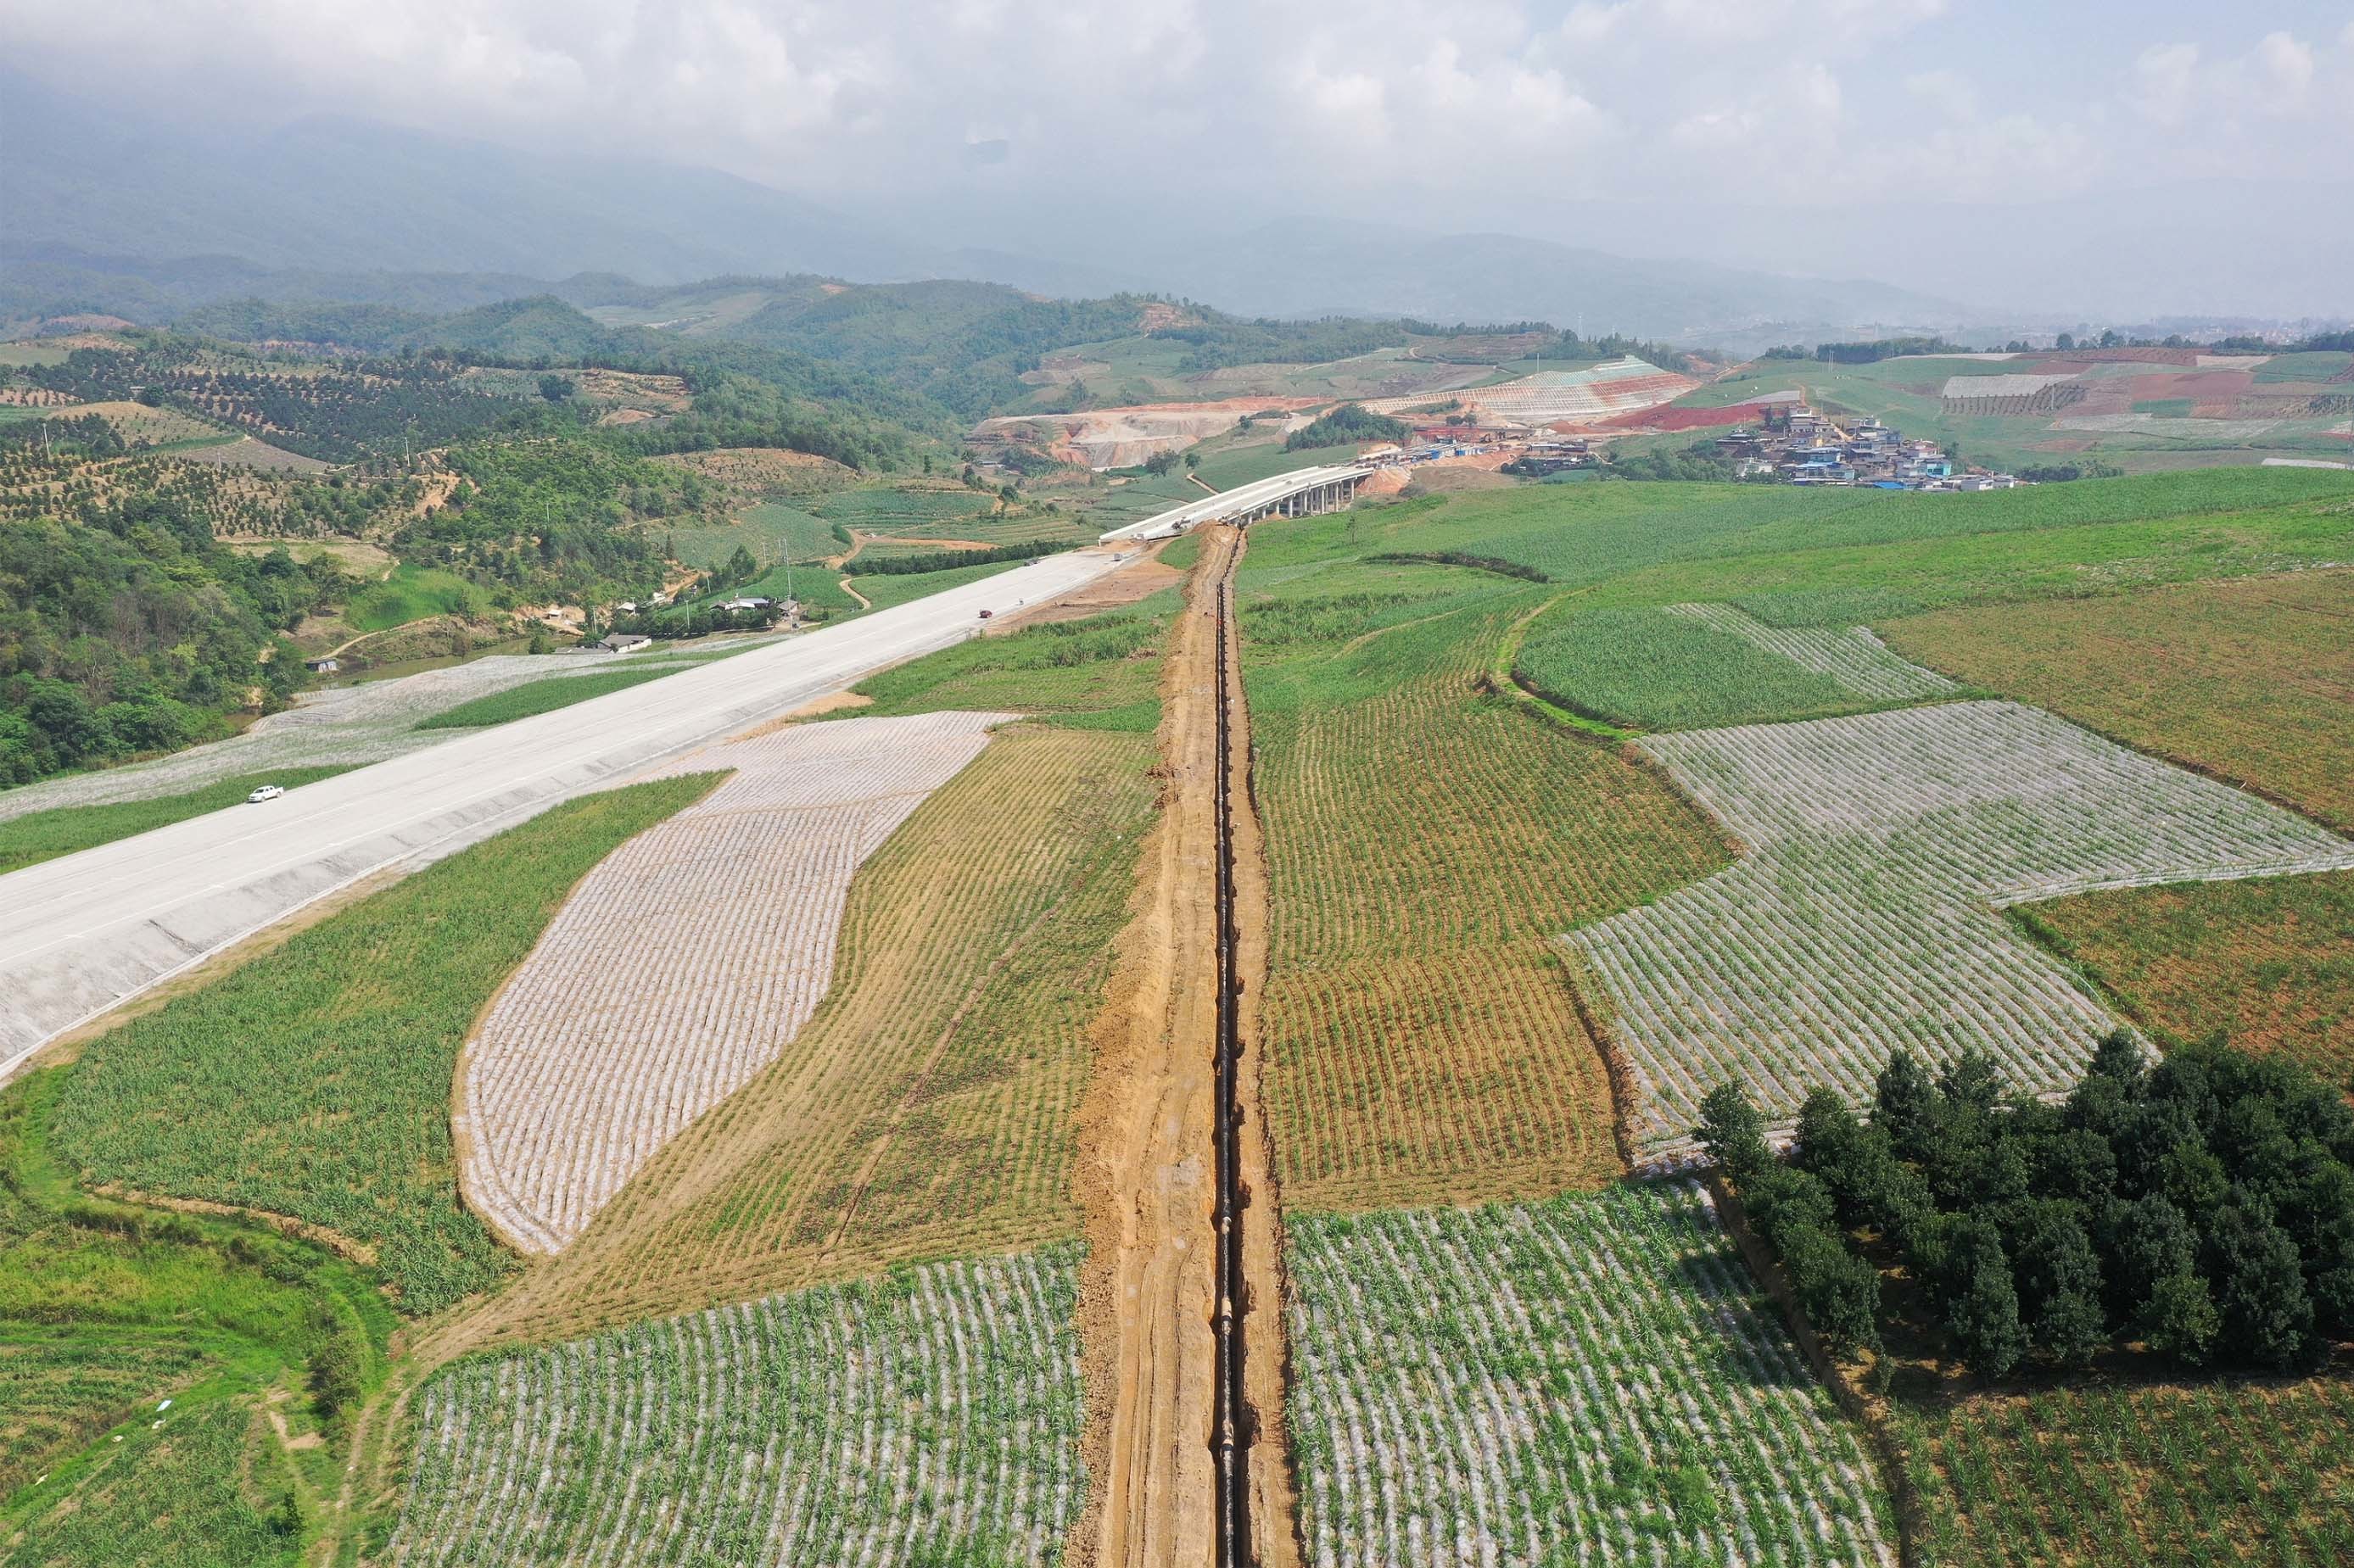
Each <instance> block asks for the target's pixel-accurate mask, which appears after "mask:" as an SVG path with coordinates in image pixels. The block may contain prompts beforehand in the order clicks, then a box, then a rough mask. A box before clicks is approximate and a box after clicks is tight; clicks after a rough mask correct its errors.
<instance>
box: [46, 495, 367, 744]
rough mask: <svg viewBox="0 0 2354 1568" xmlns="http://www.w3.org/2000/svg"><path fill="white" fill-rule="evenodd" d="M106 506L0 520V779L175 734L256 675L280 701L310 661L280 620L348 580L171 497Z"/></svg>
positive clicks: (204, 720) (240, 696)
mask: <svg viewBox="0 0 2354 1568" xmlns="http://www.w3.org/2000/svg"><path fill="white" fill-rule="evenodd" d="M104 519H105V525H104V526H93V525H90V524H85V523H80V522H68V521H61V520H58V519H54V518H45V519H39V520H35V521H30V522H9V523H0V785H16V784H24V783H29V782H30V781H31V780H33V779H39V778H43V777H45V776H47V775H48V774H51V773H56V772H59V771H62V770H64V769H66V768H85V767H91V766H95V765H97V764H100V763H105V762H111V761H114V760H117V759H119V758H124V757H130V756H135V755H137V754H139V753H142V752H151V751H168V750H173V749H175V748H176V747H183V746H186V745H187V744H189V743H190V742H191V741H195V740H198V739H202V738H204V737H205V736H207V735H208V734H211V733H215V732H217V729H218V728H219V725H220V715H223V714H226V713H228V712H230V711H233V710H235V709H239V708H242V707H244V706H245V705H247V702H248V699H249V692H250V690H251V688H254V687H256V686H259V687H260V688H261V691H262V694H263V697H264V700H265V702H266V703H269V704H272V705H276V704H282V703H283V702H284V701H285V700H286V699H287V698H288V697H289V696H291V695H292V693H293V691H294V690H295V688H296V687H298V686H299V685H300V684H301V683H302V681H303V679H304V676H305V672H304V670H303V668H302V661H301V659H300V658H299V657H297V656H296V655H295V653H294V651H293V647H292V644H291V643H288V642H285V641H282V640H281V634H282V633H283V632H285V631H287V630H291V629H292V627H293V626H294V625H295V623H296V622H298V621H299V620H302V616H303V615H304V613H305V612H306V611H308V610H310V609H315V608H320V607H322V606H323V605H324V604H325V603H327V602H328V601H330V600H331V599H335V598H338V597H340V596H341V595H342V594H343V593H344V592H345V591H346V590H348V588H350V587H351V583H350V580H349V579H348V578H346V577H343V576H342V575H341V574H340V573H338V572H337V571H336V570H335V569H334V567H332V566H328V565H325V564H323V563H322V564H318V565H313V566H303V565H302V564H300V563H298V562H296V561H295V560H293V559H292V557H291V556H288V555H287V554H286V552H285V551H284V550H283V549H282V548H281V549H277V550H272V551H270V552H269V553H268V554H266V555H261V556H247V555H240V554H239V553H237V552H235V551H231V550H228V549H224V548H222V547H221V546H218V545H216V544H215V543H214V542H213V540H212V536H211V534H210V532H209V530H207V528H206V526H205V525H204V523H203V521H202V519H200V518H196V517H193V516H191V515H190V514H189V513H188V511H187V509H186V507H185V506H184V505H182V504H179V503H176V502H175V501H172V500H170V499H165V498H158V497H154V496H135V497H132V498H130V499H128V500H126V501H125V502H123V503H121V504H119V505H117V506H115V507H113V508H111V509H110V510H109V511H107V512H106V513H105V514H104ZM265 650H270V652H271V657H270V659H269V660H268V661H267V662H263V660H262V653H263V652H264V651H265Z"/></svg>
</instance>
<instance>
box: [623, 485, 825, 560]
mask: <svg viewBox="0 0 2354 1568" xmlns="http://www.w3.org/2000/svg"><path fill="white" fill-rule="evenodd" d="M663 533H664V537H665V539H666V540H667V542H668V550H669V553H670V555H671V556H673V558H675V559H676V560H678V561H680V562H681V563H683V564H684V565H687V566H691V567H705V568H706V569H709V570H717V569H718V568H719V567H724V566H725V565H726V563H727V560H728V558H729V557H730V556H733V555H734V554H735V553H736V552H737V550H738V549H739V548H740V549H742V550H744V551H746V552H748V554H749V555H750V556H751V557H752V559H753V560H754V561H755V562H757V563H758V565H759V566H760V567H761V568H762V569H763V570H766V569H767V568H769V567H774V566H777V565H779V564H780V563H781V562H782V561H783V560H784V558H785V556H786V554H787V553H788V552H790V554H791V556H792V558H793V560H794V561H795V562H797V563H799V564H801V565H803V566H807V565H810V564H811V563H813V562H816V561H820V560H822V559H824V558H825V557H827V556H838V555H840V554H842V552H843V550H844V549H846V548H847V547H848V546H845V545H844V544H843V542H842V540H841V539H840V538H839V537H837V536H836V535H835V534H834V532H833V525H832V524H830V523H828V522H826V521H825V520H824V519H823V518H822V517H818V516H815V515H813V514H811V513H808V512H804V511H802V510H801V508H800V507H798V506H795V505H792V504H791V503H788V502H783V501H764V502H762V503H759V504H758V505H757V506H752V507H748V508H747V509H745V510H744V511H742V512H739V513H737V514H735V515H734V516H732V517H728V518H726V519H725V520H723V521H720V522H717V523H701V522H698V523H689V524H673V526H671V527H669V528H666V529H665V530H664V531H663Z"/></svg>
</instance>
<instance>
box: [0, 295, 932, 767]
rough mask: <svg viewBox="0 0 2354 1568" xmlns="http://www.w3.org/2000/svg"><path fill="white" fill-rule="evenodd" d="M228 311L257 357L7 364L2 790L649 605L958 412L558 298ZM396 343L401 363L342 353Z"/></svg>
mask: <svg viewBox="0 0 2354 1568" xmlns="http://www.w3.org/2000/svg"><path fill="white" fill-rule="evenodd" d="M388 312H390V314H387V313H388ZM346 313H348V314H346ZM225 315H233V316H234V317H235V319H228V320H224V322H223V323H222V324H224V325H229V326H233V327H236V328H238V329H239V330H241V331H249V332H251V333H253V334H256V338H257V341H256V342H254V343H252V344H237V343H233V342H228V341H224V340H222V339H217V338H207V337H202V336H197V335H195V334H188V333H180V332H139V331H133V332H116V333H104V332H92V331H83V332H80V333H77V334H66V335H63V336H61V337H53V338H50V339H48V340H41V341H35V342H31V343H18V344H7V345H5V350H0V787H5V786H7V785H13V784H19V783H24V782H27V781H28V780H30V779H36V778H40V777H43V776H46V775H48V774H51V773H55V772H58V771H59V770H62V769H67V768H80V767H87V766H91V765H98V764H105V763H109V762H113V761H117V760H121V759H123V758H130V757H134V756H138V755H142V754H145V753H153V752H160V751H168V750H171V749H174V748H176V747H181V746H185V745H186V744H189V743H190V742H192V741H196V740H201V739H205V738H207V737H210V736H217V735H220V734H223V733H225V732H226V731H227V730H228V729H229V728H230V727H233V726H236V725H237V724H239V723H241V722H243V721H244V720H245V719H246V718H248V717H250V716H251V715H255V714H256V713H261V712H267V711H270V709H272V708H274V707H277V706H281V705H284V704H285V703H286V702H287V701H288V700H289V699H290V697H291V696H292V694H293V693H294V692H295V691H296V690H297V689H298V688H300V687H301V686H302V685H303V684H305V683H307V682H308V680H309V679H310V673H309V672H308V671H306V669H305V667H304V657H305V656H306V655H313V654H320V653H324V652H330V651H335V650H339V649H340V648H342V647H343V646H344V645H345V643H347V642H348V641H352V640H354V639H358V638H363V637H366V636H369V635H372V634H374V633H376V632H378V631H392V630H396V629H398V628H400V627H404V626H408V625H411V624H416V625H420V626H421V625H427V624H432V625H439V626H440V627H441V628H442V629H443V630H441V631H440V632H437V633H436V634H435V636H436V637H437V638H438V639H439V640H438V641H432V640H428V641H424V642H419V644H418V652H421V653H427V654H430V653H435V652H464V651H465V650H466V648H467V646H468V645H469V642H470V641H474V642H477V643H479V641H482V640H488V641H501V640H504V639H510V638H519V637H521V636H522V635H524V634H525V632H526V631H528V630H530V629H531V628H532V627H533V626H534V625H535V624H536V622H535V620H534V616H533V612H532V611H531V610H530V609H529V607H532V606H535V605H546V604H550V603H555V604H567V605H590V606H593V605H599V604H603V605H610V604H613V603H616V602H618V601H620V600H621V599H639V600H643V599H648V598H651V597H652V595H653V594H654V593H655V592H656V591H657V590H659V589H661V588H663V586H664V584H665V583H666V582H668V581H671V580H672V579H673V577H674V576H675V574H676V572H677V571H678V569H679V568H678V567H677V566H676V564H675V557H676V556H677V550H676V547H675V542H674V538H673V535H674V534H675V533H676V532H677V531H679V530H695V529H701V530H704V531H705V532H708V531H709V530H710V528H711V527H712V526H713V525H714V524H724V523H725V522H726V520H727V518H728V517H730V516H731V515H733V514H735V512H736V511H737V510H738V509H740V508H741V507H743V506H744V505H746V504H748V503H750V502H752V501H756V500H758V499H759V498H760V496H761V495H762V494H765V493H767V492H766V490H764V489H763V486H764V485H767V484H770V483H773V482H780V481H779V480H778V479H777V478H776V477H775V476H783V480H782V481H781V482H793V481H792V476H794V475H818V476H829V475H830V476H835V477H833V478H830V479H825V480H824V481H823V482H828V483H847V484H855V483H857V482H860V478H861V476H862V475H867V474H875V475H882V474H890V473H894V472H905V471H911V470H915V469H917V468H918V467H920V466H924V465H926V464H928V463H930V462H934V461H946V460H948V459H949V458H950V457H952V456H953V450H954V449H953V448H952V446H951V445H950V444H949V443H950V441H951V440H952V439H953V437H954V435H955V433H956V428H957V422H956V420H955V418H953V417H952V416H951V415H950V414H949V412H948V410H946V409H945V408H942V407H941V406H940V405H938V403H935V402H933V401H931V400H929V399H928V398H927V397H924V396H922V395H921V394H920V393H917V392H913V391H909V390H907V389H905V388H902V387H896V386H894V385H892V384H890V383H889V382H886V381H885V380H882V379H880V378H878V377H875V376H871V375H868V374H866V373H865V372H864V371H861V370H859V369H857V368H855V367H854V366H846V365H841V364H832V363H827V362H824V361H820V360H816V359H812V358H811V357H809V356H808V355H800V354H794V353H790V352H787V351H783V350H779V349H773V348H764V347H760V346H758V345H755V344H736V343H717V342H704V343H696V342H690V341H687V340H683V339H680V338H677V337H674V336H668V335H664V334H655V333H651V332H648V331H646V330H645V329H643V328H640V327H634V326H618V327H609V326H605V325H601V324H599V323H597V322H595V321H593V320H591V319H590V318H589V317H588V316H586V315H584V314H582V313H580V312H579V311H578V310H576V309H575V308H574V307H572V306H570V305H568V304H566V303H564V302H561V301H557V300H554V299H550V298H546V297H539V298H529V299H524V300H517V301H509V302H498V303H494V304H490V305H485V306H482V307H479V308H477V309H475V310H472V311H469V312H464V313H457V314H453V315H445V316H439V317H425V316H421V315H420V314H419V313H407V316H408V317H412V318H414V319H403V313H398V312H391V311H390V308H389V307H381V306H345V307H322V306H315V305H304V306H298V307H292V312H291V315H292V317H293V318H299V324H301V325H302V326H303V327H305V328H307V329H308V330H310V331H311V332H312V333H313V336H312V337H310V338H309V339H308V340H307V341H306V342H305V343H304V344H290V343H289V342H287V341H286V340H285V339H284V338H283V337H282V336H281V335H280V334H281V331H282V330H283V329H284V328H286V327H288V326H291V325H295V324H298V321H297V320H295V319H290V315H289V314H282V313H280V307H274V306H262V305H259V304H257V305H255V306H253V307H252V308H251V309H249V310H246V311H243V312H241V313H225ZM346 326H348V327H349V329H350V330H349V331H348V333H346V331H345V328H346ZM387 326H391V327H394V328H397V329H398V333H397V335H398V339H399V341H398V347H397V348H393V349H388V350H371V351H361V350H359V349H358V348H357V347H356V346H355V345H354V344H349V343H346V342H341V341H338V340H339V339H341V338H344V337H345V336H350V337H368V338H370V339H371V340H372V341H376V342H385V341H387V338H386V336H385V335H384V333H385V329H386V328H387ZM713 451H721V452H722V453H723V460H724V461H722V462H721V465H720V467H719V468H718V469H717V470H716V471H715V470H711V469H710V468H708V467H707V466H706V465H705V464H704V463H703V462H702V461H701V460H700V459H699V458H697V457H696V455H695V454H701V453H705V452H713ZM728 454H733V455H732V456H731V455H728ZM766 454H774V455H775V457H776V459H777V460H778V461H773V462H769V461H765V456H766ZM683 458H684V459H688V460H693V461H681V459H683ZM756 460H760V461H756ZM731 464H732V465H733V466H732V467H731V466H730V465H731ZM735 471H753V472H756V473H758V474H766V475H769V476H771V477H770V478H769V479H762V480H756V481H754V482H749V483H748V484H747V483H744V482H735V481H731V480H730V479H728V478H727V477H726V476H727V475H728V474H729V473H731V472H735ZM695 564H697V565H705V564H707V563H705V562H702V561H700V560H698V561H697V562H696V563H695ZM409 656H413V655H408V654H393V655H389V657H392V658H394V659H396V660H397V659H398V658H401V657H409Z"/></svg>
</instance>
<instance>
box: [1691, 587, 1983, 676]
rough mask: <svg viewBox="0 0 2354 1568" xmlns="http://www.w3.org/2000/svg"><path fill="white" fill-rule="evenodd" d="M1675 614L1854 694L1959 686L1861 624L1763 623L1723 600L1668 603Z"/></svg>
mask: <svg viewBox="0 0 2354 1568" xmlns="http://www.w3.org/2000/svg"><path fill="white" fill-rule="evenodd" d="M1667 609H1668V613H1669V614H1670V615H1681V616H1684V617H1687V618H1689V619H1691V620H1697V621H1699V622H1700V623H1701V624H1702V625H1703V626H1708V627H1711V628H1713V629H1714V630H1718V631H1722V632H1725V633H1726V634H1728V635H1730V636H1734V637H1738V638H1740V639H1741V640H1742V641H1744V642H1746V643H1748V644H1749V645H1750V646H1751V647H1753V648H1760V649H1763V650H1764V651H1765V652H1768V653H1776V654H1779V655H1781V656H1782V657H1783V658H1785V659H1787V660H1788V661H1790V662H1792V663H1793V664H1796V665H1797V666H1799V667H1800V668H1801V669H1805V670H1811V671H1812V672H1814V673H1816V674H1818V675H1824V676H1828V677H1829V678H1830V679H1831V680H1834V681H1837V682H1838V683H1840V685H1842V686H1844V687H1846V688H1847V689H1848V690H1849V691H1850V692H1853V693H1854V694H1856V695H1858V696H1860V697H1892V698H1899V697H1938V696H1944V695H1946V694H1949V693H1952V692H1956V691H1958V690H1960V688H1959V687H1958V686H1956V685H1955V684H1954V683H1953V682H1951V681H1949V680H1947V679H1946V677H1945V676H1943V675H1940V674H1939V673H1936V672H1935V670H1925V669H1923V668H1922V667H1921V666H1920V665H1918V664H1915V663H1914V662H1912V661H1911V660H1909V659H1900V658H1898V657H1897V656H1896V655H1895V654H1893V653H1891V652H1889V651H1888V645H1887V644H1886V643H1884V642H1882V641H1881V640H1880V639H1879V638H1877V637H1875V636H1873V635H1872V631H1871V630H1870V629H1869V628H1867V627H1861V626H1850V627H1847V628H1844V629H1840V628H1834V627H1826V626H1768V625H1767V624H1765V622H1764V621H1762V620H1757V619H1756V618H1755V616H1752V615H1748V614H1746V613H1744V612H1743V611H1742V610H1739V609H1735V608H1734V607H1733V606H1732V605H1729V604H1671V605H1670V606H1668V607H1667Z"/></svg>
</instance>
